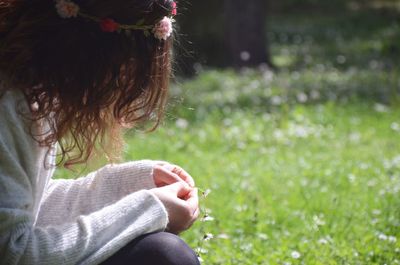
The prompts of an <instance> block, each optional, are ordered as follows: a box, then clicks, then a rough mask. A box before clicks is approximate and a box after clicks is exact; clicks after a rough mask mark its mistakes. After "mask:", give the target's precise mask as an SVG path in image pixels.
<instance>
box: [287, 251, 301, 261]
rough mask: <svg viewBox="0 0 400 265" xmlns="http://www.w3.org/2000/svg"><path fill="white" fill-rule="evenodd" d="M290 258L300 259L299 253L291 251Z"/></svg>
mask: <svg viewBox="0 0 400 265" xmlns="http://www.w3.org/2000/svg"><path fill="white" fill-rule="evenodd" d="M290 255H291V256H292V258H294V259H299V258H300V257H301V254H300V252H298V251H292V253H291V254H290Z"/></svg>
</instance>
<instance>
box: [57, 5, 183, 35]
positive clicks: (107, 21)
mask: <svg viewBox="0 0 400 265" xmlns="http://www.w3.org/2000/svg"><path fill="white" fill-rule="evenodd" d="M55 6H56V10H57V13H58V15H59V16H60V17H61V18H75V17H78V16H80V17H83V18H86V19H89V20H92V21H94V22H96V23H98V24H99V26H100V29H101V30H102V31H104V32H121V31H124V32H125V33H126V34H127V35H130V34H131V31H132V30H142V31H143V33H144V35H145V36H146V37H147V36H150V32H151V33H153V35H154V37H155V38H156V39H159V40H167V39H168V38H169V37H170V36H171V34H172V30H173V29H172V23H173V22H174V20H173V19H172V16H175V15H176V14H177V6H176V2H172V11H171V17H167V16H165V17H164V18H163V19H161V20H160V21H159V22H157V23H156V24H155V25H145V24H144V20H143V19H142V20H140V21H139V22H138V23H136V24H134V25H125V24H120V23H117V22H115V21H114V20H113V19H111V18H98V17H95V16H91V15H89V14H86V13H84V12H82V11H81V10H80V7H79V6H78V5H77V4H76V3H74V2H72V1H71V0H55Z"/></svg>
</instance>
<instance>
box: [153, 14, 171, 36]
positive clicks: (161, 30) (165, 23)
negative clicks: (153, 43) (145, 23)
mask: <svg viewBox="0 0 400 265" xmlns="http://www.w3.org/2000/svg"><path fill="white" fill-rule="evenodd" d="M153 33H154V37H156V38H157V39H159V40H167V39H168V38H169V37H170V36H171V34H172V19H170V18H169V17H164V18H163V19H162V20H161V21H160V22H158V23H157V24H156V25H155V26H154V28H153Z"/></svg>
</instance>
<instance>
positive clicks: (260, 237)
mask: <svg viewBox="0 0 400 265" xmlns="http://www.w3.org/2000/svg"><path fill="white" fill-rule="evenodd" d="M257 236H258V238H259V239H261V240H267V239H268V235H267V234H264V233H259V234H257Z"/></svg>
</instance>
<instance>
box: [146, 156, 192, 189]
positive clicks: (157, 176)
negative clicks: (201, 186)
mask: <svg viewBox="0 0 400 265" xmlns="http://www.w3.org/2000/svg"><path fill="white" fill-rule="evenodd" d="M153 178H154V183H155V184H156V187H163V186H166V185H170V184H173V183H176V182H186V183H187V184H188V185H189V186H190V187H194V186H195V183H194V180H193V178H192V177H191V176H190V175H189V174H188V173H187V172H186V171H185V170H183V169H182V168H181V167H179V166H177V165H172V164H169V163H167V162H161V163H159V164H157V165H155V166H154V168H153Z"/></svg>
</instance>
